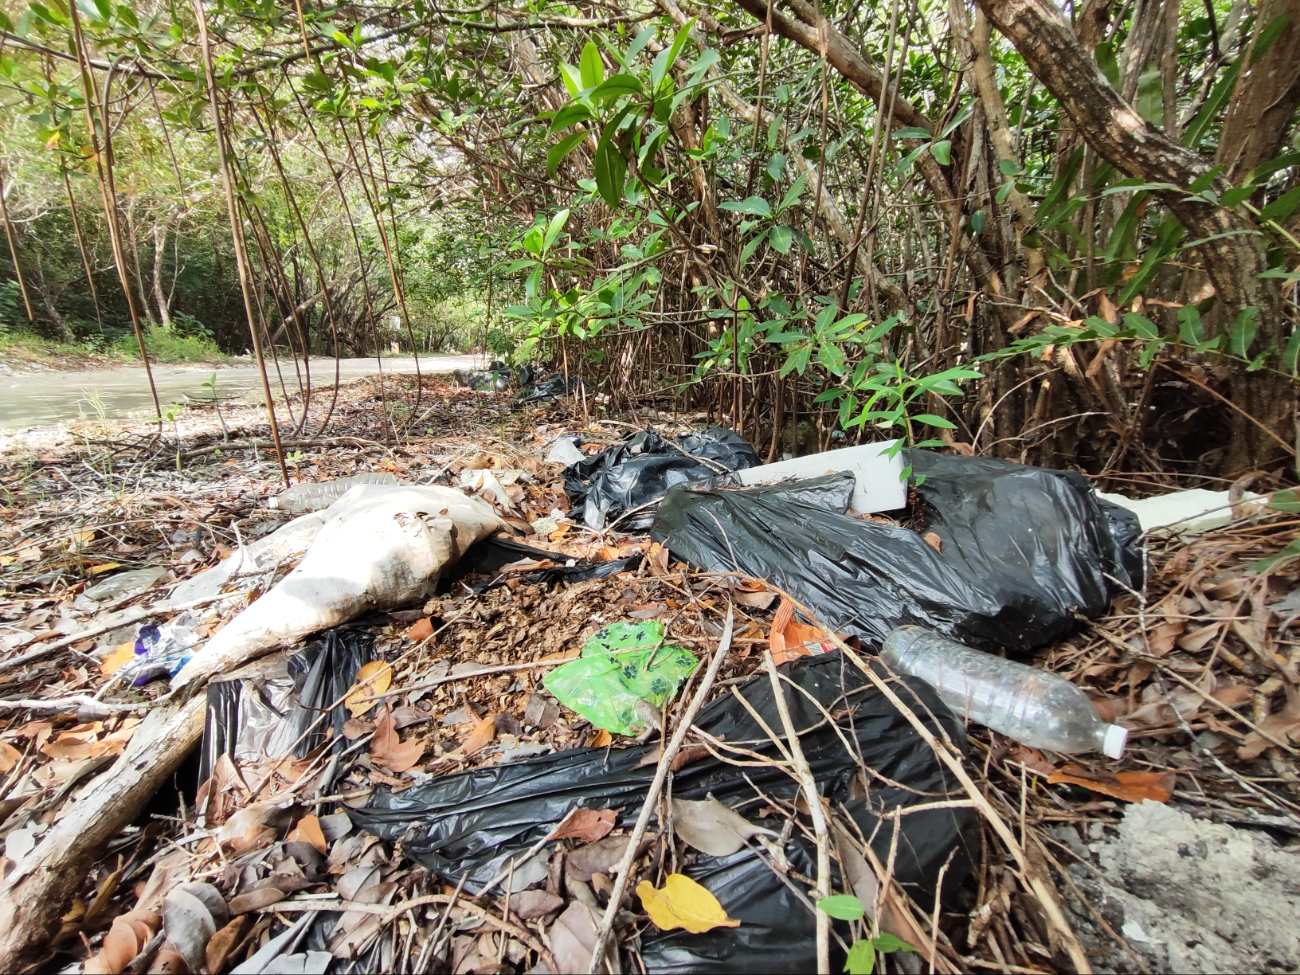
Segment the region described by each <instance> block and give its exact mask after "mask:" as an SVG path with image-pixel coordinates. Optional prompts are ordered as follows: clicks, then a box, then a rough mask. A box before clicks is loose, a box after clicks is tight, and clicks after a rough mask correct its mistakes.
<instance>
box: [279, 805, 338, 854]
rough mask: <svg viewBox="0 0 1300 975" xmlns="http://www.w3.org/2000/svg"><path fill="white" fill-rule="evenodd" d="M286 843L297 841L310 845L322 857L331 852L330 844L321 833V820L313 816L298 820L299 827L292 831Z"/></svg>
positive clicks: (285, 839)
mask: <svg viewBox="0 0 1300 975" xmlns="http://www.w3.org/2000/svg"><path fill="white" fill-rule="evenodd" d="M284 841H285V842H286V843H293V842H295V841H299V842H302V843H310V844H311V845H312V846H314V847H315V848H316V852H317V853H319V854H321V856H324V855H325V854H326V853H328V852H329V844H327V843H326V842H325V834H324V833H323V832H321V828H320V820H319V819H317V818H316V817H315V816H312V815H307V816H303V817H302V819H300V820H298V825H297V826H295V827H294V828H293V829H292V830H291V831H290V833H289V835H288V836H286V837H285V838H284Z"/></svg>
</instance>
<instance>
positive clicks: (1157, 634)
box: [1147, 620, 1187, 657]
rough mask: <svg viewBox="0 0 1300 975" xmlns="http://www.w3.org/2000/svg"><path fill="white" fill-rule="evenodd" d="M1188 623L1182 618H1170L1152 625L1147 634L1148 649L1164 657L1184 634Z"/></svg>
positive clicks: (1153, 653)
mask: <svg viewBox="0 0 1300 975" xmlns="http://www.w3.org/2000/svg"><path fill="white" fill-rule="evenodd" d="M1186 626H1187V624H1186V623H1184V622H1183V621H1182V620H1170V621H1169V622H1167V623H1161V624H1160V625H1159V626H1155V627H1152V628H1151V630H1150V631H1149V632H1148V634H1147V650H1148V651H1149V652H1150V653H1151V655H1152V656H1155V657H1163V656H1164V655H1165V654H1167V653H1168V652H1169V651H1170V650H1172V649H1173V648H1174V644H1175V642H1177V640H1178V638H1179V637H1180V636H1182V635H1183V630H1184V629H1186Z"/></svg>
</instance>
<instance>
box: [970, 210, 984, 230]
mask: <svg viewBox="0 0 1300 975" xmlns="http://www.w3.org/2000/svg"><path fill="white" fill-rule="evenodd" d="M984 220H985V217H984V211H983V210H976V211H975V212H974V213H972V214H971V215H970V232H971V236H979V232H980V231H981V230H983V229H984Z"/></svg>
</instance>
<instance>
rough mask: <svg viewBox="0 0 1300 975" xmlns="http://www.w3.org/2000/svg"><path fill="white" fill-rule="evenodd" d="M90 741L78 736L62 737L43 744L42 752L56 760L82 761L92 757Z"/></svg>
mask: <svg viewBox="0 0 1300 975" xmlns="http://www.w3.org/2000/svg"><path fill="white" fill-rule="evenodd" d="M90 751H91V748H90V742H88V741H80V740H79V739H77V738H60V740H59V741H52V742H50V743H49V744H48V745H43V746H41V752H42V753H44V754H46V755H48V756H49V757H50V758H52V759H54V760H55V761H61V762H82V761H85V760H86V759H88V758H90Z"/></svg>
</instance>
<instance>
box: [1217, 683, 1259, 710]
mask: <svg viewBox="0 0 1300 975" xmlns="http://www.w3.org/2000/svg"><path fill="white" fill-rule="evenodd" d="M1254 693H1255V692H1254V689H1253V688H1252V687H1251V686H1250V685H1249V684H1229V685H1228V686H1227V687H1220V688H1219V689H1218V690H1216V691H1213V692H1212V693H1211V694H1210V697H1212V698H1214V699H1215V700H1216V701H1218V702H1219V703H1220V704H1223V705H1226V706H1227V707H1230V708H1235V707H1236V706H1237V705H1239V704H1245V703H1246V702H1247V701H1249V700H1250V699H1251V696H1252V695H1253V694H1254Z"/></svg>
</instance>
